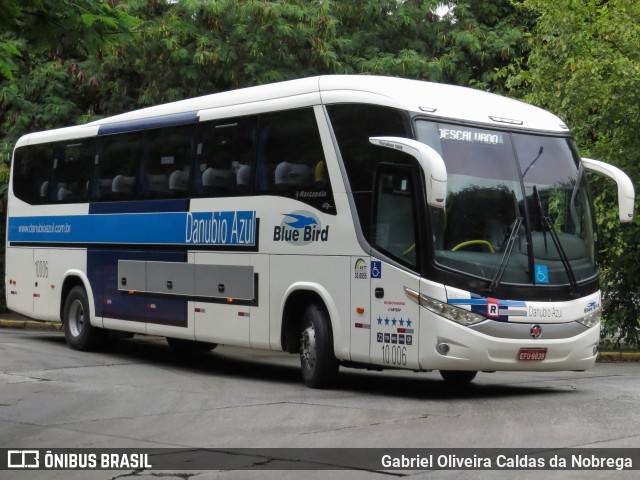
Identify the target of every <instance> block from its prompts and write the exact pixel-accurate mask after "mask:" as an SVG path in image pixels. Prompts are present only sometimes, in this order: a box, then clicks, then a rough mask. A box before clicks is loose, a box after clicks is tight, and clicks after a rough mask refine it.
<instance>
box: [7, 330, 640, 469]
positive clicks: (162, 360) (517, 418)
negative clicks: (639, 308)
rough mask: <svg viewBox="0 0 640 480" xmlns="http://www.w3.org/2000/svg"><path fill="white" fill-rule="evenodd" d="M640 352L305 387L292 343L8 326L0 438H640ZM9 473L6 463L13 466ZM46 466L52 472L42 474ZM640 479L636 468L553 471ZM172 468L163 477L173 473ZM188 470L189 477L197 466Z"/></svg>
mask: <svg viewBox="0 0 640 480" xmlns="http://www.w3.org/2000/svg"><path fill="white" fill-rule="evenodd" d="M639 398H640V364H638V363H619V364H615V363H609V364H598V365H597V366H596V367H595V368H594V369H593V370H591V371H589V372H563V373H529V374H520V373H494V374H479V375H478V377H477V378H476V380H475V382H474V384H473V385H472V386H471V387H470V388H466V389H464V390H451V389H447V388H445V385H444V383H443V382H442V381H441V380H440V376H439V375H438V374H437V373H421V374H415V373H411V372H390V371H388V372H366V371H357V370H344V369H343V370H342V374H341V377H340V381H339V384H338V386H337V387H336V388H334V389H331V390H312V389H309V388H306V387H305V386H304V385H303V384H302V382H301V379H300V372H299V368H298V359H297V357H296V356H291V355H285V354H279V353H274V352H263V351H252V350H246V349H239V348H231V347H219V348H218V349H216V350H215V351H214V352H212V353H207V354H198V355H194V356H191V357H189V358H185V357H180V356H177V355H176V354H174V353H173V352H172V351H171V350H169V348H168V347H167V345H166V343H165V342H164V340H163V339H160V338H155V337H135V338H134V339H131V340H124V341H122V342H121V343H120V344H119V345H118V346H117V347H115V348H114V349H113V351H111V352H100V353H82V352H76V351H73V350H70V349H68V348H67V346H66V344H65V342H64V338H63V335H62V334H61V333H60V332H57V331H38V330H11V329H0V447H5V448H17V447H21V448H60V447H69V448H79V447H92V448H108V447H137V448H147V447H151V448H155V447H197V448H204V447H207V448H237V447H260V448H266V447H378V448H391V447H396V448H416V447H417V448H425V449H427V448H435V447H447V448H449V447H451V448H460V447H469V448H477V447H547V448H562V447H633V448H637V447H640V428H639V426H640V408H638V403H639V402H638V399H639ZM8 473H10V474H12V475H9V476H7V474H8ZM45 473H46V475H45ZM553 473H555V474H557V475H558V476H557V477H555V478H563V479H564V478H576V479H588V478H608V479H611V478H614V479H617V478H635V477H636V474H637V471H636V472H606V473H605V472H593V471H591V472H577V471H573V472H553ZM160 475H162V478H195V479H197V480H201V479H205V478H225V479H227V478H274V479H275V478H296V479H297V478H305V479H307V478H310V479H315V478H328V477H329V476H331V478H354V479H360V478H381V479H383V478H387V477H389V475H388V474H385V473H376V472H362V471H350V472H345V471H342V472H330V473H328V472H284V473H282V472H265V471H262V472H247V471H228V472H205V473H199V474H193V473H188V474H183V475H182V476H180V475H179V474H178V473H176V472H173V473H168V472H165V473H163V472H156V473H155V474H153V475H152V474H151V473H149V472H139V471H135V472H134V471H129V472H124V471H118V472H108V471H94V472H82V473H81V474H80V473H78V472H0V478H16V479H31V478H38V479H39V478H89V479H94V478H95V479H112V478H136V479H139V478H158V476H160ZM167 475H168V476H167ZM191 475H193V477H192V476H191ZM515 476H517V477H518V478H520V479H522V478H525V479H526V478H536V479H537V478H549V477H550V476H554V475H553V474H552V475H550V473H549V472H544V471H538V472H534V471H531V472H529V471H519V472H495V471H493V472H460V471H457V472H456V471H436V472H413V473H411V475H410V478H412V479H414V478H416V479H431V478H447V479H448V478H474V479H475V478H491V479H495V478H498V479H500V478H505V479H507V478H514V477H515Z"/></svg>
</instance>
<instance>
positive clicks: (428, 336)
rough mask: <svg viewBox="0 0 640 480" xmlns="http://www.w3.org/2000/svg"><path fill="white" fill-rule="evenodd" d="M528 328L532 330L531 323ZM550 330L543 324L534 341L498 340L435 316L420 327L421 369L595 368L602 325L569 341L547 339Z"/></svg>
mask: <svg viewBox="0 0 640 480" xmlns="http://www.w3.org/2000/svg"><path fill="white" fill-rule="evenodd" d="M515 325H519V326H520V327H522V326H523V325H524V324H514V329H515ZM565 325H566V324H565ZM526 327H527V328H529V324H527V325H526ZM548 328H551V327H550V325H544V324H543V325H542V335H540V337H539V338H535V339H534V338H504V337H503V338H499V337H494V336H490V335H486V334H484V333H481V332H478V331H475V330H473V329H471V328H469V327H465V326H462V325H459V324H457V323H455V322H452V321H450V320H447V319H445V318H442V317H438V316H435V315H433V316H431V318H430V319H429V322H428V326H426V325H424V324H421V335H420V351H419V357H420V360H419V362H420V367H421V369H423V370H472V371H500V370H511V371H560V370H586V369H588V368H591V367H592V366H593V365H594V363H595V361H596V358H597V356H598V343H599V340H600V325H599V324H598V325H596V326H594V327H592V328H589V329H587V328H584V331H581V333H579V334H577V335H573V336H571V337H567V338H553V339H545V334H544V332H545V329H548ZM581 328H583V327H581ZM579 331H580V330H579ZM443 345H444V346H443ZM545 349H546V350H545ZM532 351H535V352H544V358H543V359H538V357H540V356H542V355H528V354H526V353H528V352H532ZM521 353H525V354H523V355H521Z"/></svg>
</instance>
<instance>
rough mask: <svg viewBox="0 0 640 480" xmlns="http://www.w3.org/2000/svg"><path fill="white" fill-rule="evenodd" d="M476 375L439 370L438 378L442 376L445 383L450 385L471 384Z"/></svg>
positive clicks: (469, 372) (473, 373)
mask: <svg viewBox="0 0 640 480" xmlns="http://www.w3.org/2000/svg"><path fill="white" fill-rule="evenodd" d="M477 374H478V372H473V371H465V370H440V376H442V378H443V379H444V380H445V382H447V383H450V384H452V385H463V384H465V383H471V382H472V381H473V379H474V378H476V375H477Z"/></svg>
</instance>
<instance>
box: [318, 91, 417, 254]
mask: <svg viewBox="0 0 640 480" xmlns="http://www.w3.org/2000/svg"><path fill="white" fill-rule="evenodd" d="M327 111H328V112H329V118H330V120H331V125H332V127H333V131H334V133H335V136H336V140H337V141H338V146H339V149H340V155H341V157H342V161H343V163H344V168H345V170H346V172H347V178H348V180H349V185H350V188H348V190H350V191H351V192H352V195H353V199H354V203H355V205H356V210H357V212H358V218H359V220H360V222H359V223H360V228H361V229H362V233H363V234H364V236H365V238H367V240H369V241H371V239H370V237H371V235H372V234H373V232H370V231H369V227H370V226H371V202H372V198H373V192H372V190H371V187H372V185H373V174H374V170H375V167H376V165H378V164H379V163H382V162H387V161H395V157H394V156H393V152H392V151H391V150H389V149H387V148H382V149H381V148H380V147H376V146H374V145H372V144H371V142H369V138H370V137H378V136H392V137H405V138H407V137H409V138H410V135H409V133H410V130H409V127H408V123H407V121H406V119H405V117H404V116H403V113H402V112H401V111H399V110H395V109H393V108H389V107H380V106H377V105H360V104H338V105H329V106H328V107H327Z"/></svg>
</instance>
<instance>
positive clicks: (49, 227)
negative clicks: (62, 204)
mask: <svg viewBox="0 0 640 480" xmlns="http://www.w3.org/2000/svg"><path fill="white" fill-rule="evenodd" d="M18 232H20V233H71V225H69V224H68V223H38V224H34V223H30V224H29V225H19V226H18Z"/></svg>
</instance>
